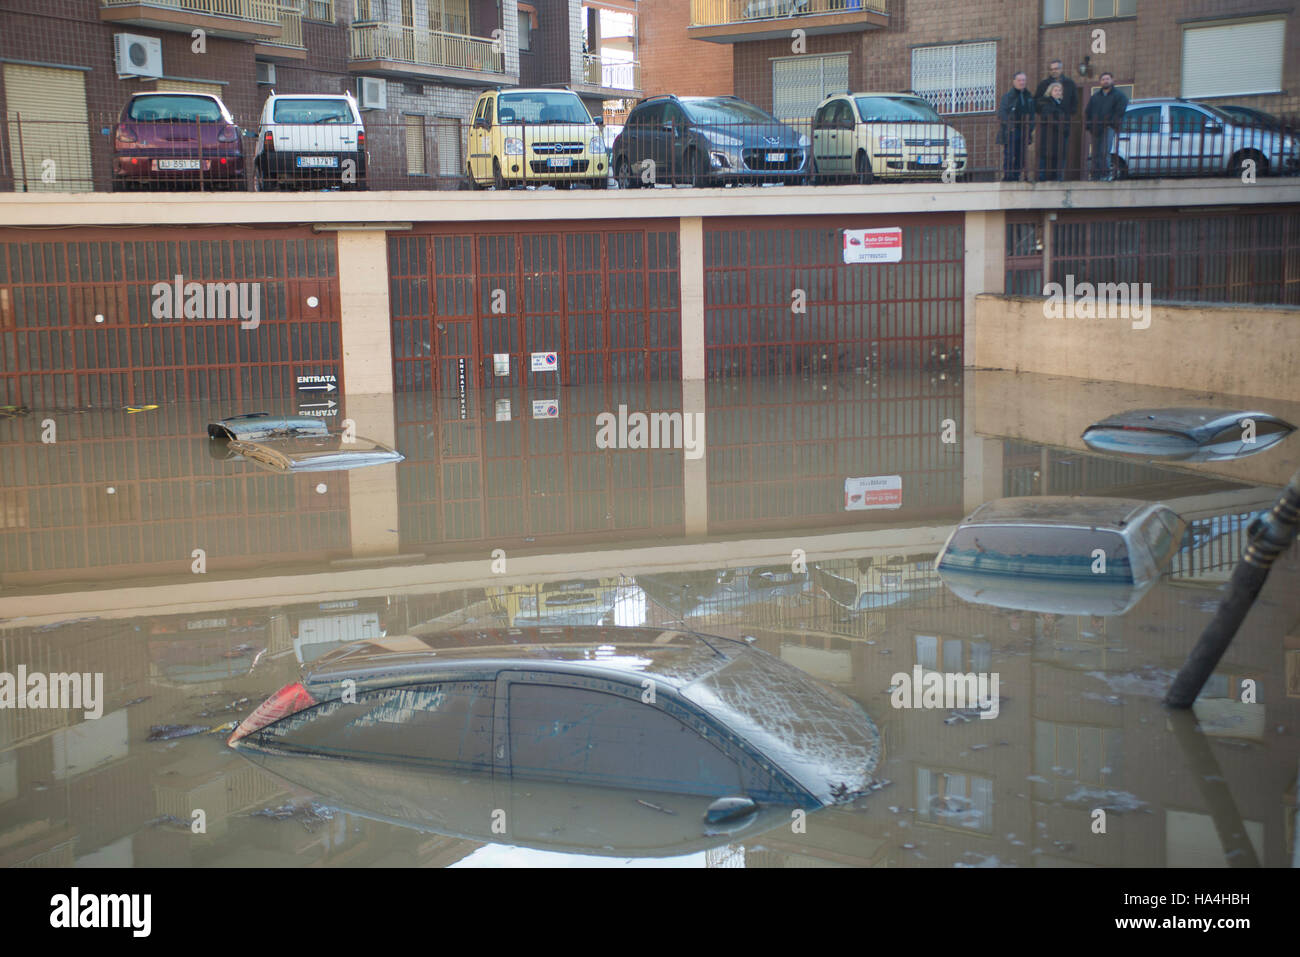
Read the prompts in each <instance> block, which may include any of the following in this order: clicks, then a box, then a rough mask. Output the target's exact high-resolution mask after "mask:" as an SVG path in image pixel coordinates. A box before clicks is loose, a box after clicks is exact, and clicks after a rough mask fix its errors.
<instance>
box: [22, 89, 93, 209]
mask: <svg viewBox="0 0 1300 957" xmlns="http://www.w3.org/2000/svg"><path fill="white" fill-rule="evenodd" d="M4 81H5V106H6V113H7V116H6V119H7V121H8V122H7V125H8V127H9V162H10V164H11V166H12V167H13V176H14V188H15V189H19V190H22V189H26V190H28V191H31V192H38V191H40V192H59V193H67V192H84V191H89V190H91V189H92V188H93V186H94V184H93V180H92V177H91V168H90V126H89V120H88V118H87V115H86V79H85V74H84V73H83V72H82V71H81V70H60V69H58V68H56V67H45V66H18V65H16V64H12V63H6V64H5V68H4Z"/></svg>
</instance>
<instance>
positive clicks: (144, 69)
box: [113, 33, 163, 76]
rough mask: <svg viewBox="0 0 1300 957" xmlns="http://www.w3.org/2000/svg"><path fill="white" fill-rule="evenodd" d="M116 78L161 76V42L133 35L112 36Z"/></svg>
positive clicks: (118, 34) (120, 34)
mask: <svg viewBox="0 0 1300 957" xmlns="http://www.w3.org/2000/svg"><path fill="white" fill-rule="evenodd" d="M113 52H114V61H115V63H116V65H117V75H118V76H162V73H163V62H162V41H161V40H159V39H158V38H157V37H141V36H136V35H135V34H133V33H115V34H113Z"/></svg>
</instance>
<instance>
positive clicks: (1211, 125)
mask: <svg viewBox="0 0 1300 957" xmlns="http://www.w3.org/2000/svg"><path fill="white" fill-rule="evenodd" d="M1205 132H1207V133H1222V132H1223V127H1222V126H1220V125H1219V124H1218V123H1215V122H1213V121H1207V122H1206V124H1205Z"/></svg>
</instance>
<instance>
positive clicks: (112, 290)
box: [0, 228, 343, 408]
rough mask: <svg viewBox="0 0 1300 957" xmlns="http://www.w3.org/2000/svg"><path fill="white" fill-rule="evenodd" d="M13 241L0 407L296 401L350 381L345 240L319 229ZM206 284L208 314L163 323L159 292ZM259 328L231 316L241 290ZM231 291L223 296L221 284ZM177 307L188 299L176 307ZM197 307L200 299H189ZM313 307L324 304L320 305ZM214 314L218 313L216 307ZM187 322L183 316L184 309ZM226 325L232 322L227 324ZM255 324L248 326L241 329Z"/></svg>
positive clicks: (6, 246) (1, 243) (3, 278)
mask: <svg viewBox="0 0 1300 957" xmlns="http://www.w3.org/2000/svg"><path fill="white" fill-rule="evenodd" d="M238 235H239V236H240V238H237V239H231V238H230V236H231V230H229V229H131V230H99V231H96V230H78V231H77V232H75V233H73V232H68V231H53V230H51V231H48V232H23V233H21V234H20V233H18V232H17V231H15V232H11V233H7V234H0V404H4V403H8V404H26V405H31V406H34V407H39V408H55V407H82V406H88V405H93V406H123V405H127V404H138V403H159V402H170V401H179V400H186V399H206V398H214V399H221V400H223V401H225V402H228V403H230V405H231V406H232V407H238V406H239V404H240V402H241V401H244V400H258V401H260V400H264V399H271V398H286V399H292V398H293V397H294V396H295V394H296V391H295V387H296V376H297V374H299V373H302V372H307V373H310V374H312V375H333V376H336V377H337V379H338V381H339V383H340V384H341V383H342V379H343V370H342V363H341V356H342V352H341V345H340V319H339V306H338V303H339V286H338V263H337V255H336V247H335V242H334V239H333V237H320V236H316V235H314V234H313V233H311V231H310V230H307V229H302V228H296V229H266V230H252V229H248V230H241V231H240V232H239V233H238ZM177 276H180V277H182V288H183V289H184V285H185V284H188V283H200V284H202V285H203V288H204V292H205V293H207V292H209V289H208V287H209V285H211V287H212V290H211V291H212V293H213V294H212V295H205V297H204V300H203V303H202V307H201V308H199V309H197V310H196V311H197V312H198V313H199V315H202V316H203V318H199V317H198V316H193V317H191V318H186V317H185V314H184V313H185V310H184V309H182V310H181V314H180V315H176V316H175V317H174V318H162V319H160V318H155V314H154V306H155V301H156V299H157V297H156V296H155V294H154V292H153V289H154V286H155V284H158V283H166V284H168V285H169V286H172V287H173V288H174V284H175V279H176V277H177ZM241 283H242V284H245V286H244V288H243V291H244V292H246V293H248V294H249V295H248V296H247V300H246V301H247V302H248V303H249V304H250V305H252V304H253V301H254V299H253V297H254V295H255V296H256V300H255V301H256V308H257V324H256V327H253V323H252V322H251V321H250V322H248V323H243V322H241V317H240V316H239V315H235V316H229V314H228V313H229V309H230V306H231V304H232V303H233V302H234V301H235V300H234V299H231V298H229V297H228V296H226V295H224V294H223V292H222V290H225V291H226V292H228V291H229V286H228V285H227V284H231V285H238V284H241ZM218 286H220V287H221V288H220V289H217V288H216V287H218ZM171 298H172V299H173V301H174V298H175V297H174V296H173V297H171ZM186 299H188V292H186V293H185V295H184V296H183V297H182V303H184V302H185V301H186ZM313 301H314V302H315V304H314V305H313V304H312V303H313ZM212 307H218V308H213V309H212V311H211V312H210V313H209V311H208V310H209V309H210V308H212ZM172 311H173V312H174V310H172ZM223 317H224V318H223ZM241 326H247V328H241Z"/></svg>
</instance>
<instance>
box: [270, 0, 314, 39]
mask: <svg viewBox="0 0 1300 957" xmlns="http://www.w3.org/2000/svg"><path fill="white" fill-rule="evenodd" d="M262 42H263V43H264V44H266V45H268V46H273V47H293V48H294V49H296V50H305V49H307V48H306V47H305V46H303V42H302V11H301V10H300V9H298V5H297V4H295V5H293V6H282V7H281V8H280V36H279V38H278V39H275V40H263V41H262Z"/></svg>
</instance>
